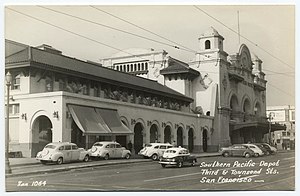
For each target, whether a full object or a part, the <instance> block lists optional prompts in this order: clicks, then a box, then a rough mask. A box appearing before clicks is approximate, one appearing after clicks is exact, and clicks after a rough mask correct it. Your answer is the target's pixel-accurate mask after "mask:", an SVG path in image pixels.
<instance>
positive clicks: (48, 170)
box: [5, 159, 151, 178]
mask: <svg viewBox="0 0 300 196" xmlns="http://www.w3.org/2000/svg"><path fill="white" fill-rule="evenodd" d="M150 161H151V159H145V160H139V161H126V162H125V161H124V162H105V163H96V164H89V165H72V166H66V167H62V168H55V169H53V168H52V169H45V170H40V171H31V172H23V173H15V174H6V175H5V177H7V178H9V177H15V176H26V175H31V174H40V173H56V172H62V171H69V170H73V169H82V168H89V167H99V166H107V165H119V164H120V165H121V164H131V163H142V162H150Z"/></svg>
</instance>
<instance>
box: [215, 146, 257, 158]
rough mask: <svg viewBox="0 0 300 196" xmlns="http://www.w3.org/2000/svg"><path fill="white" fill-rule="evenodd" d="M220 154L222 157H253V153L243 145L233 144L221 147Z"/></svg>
mask: <svg viewBox="0 0 300 196" xmlns="http://www.w3.org/2000/svg"><path fill="white" fill-rule="evenodd" d="M220 153H221V154H222V155H223V156H224V157H229V156H243V157H246V158H249V157H251V156H254V151H253V150H252V149H250V148H249V147H248V146H246V145H244V144H235V145H232V146H228V147H222V148H221V149H220Z"/></svg>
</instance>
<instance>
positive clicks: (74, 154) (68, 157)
mask: <svg viewBox="0 0 300 196" xmlns="http://www.w3.org/2000/svg"><path fill="white" fill-rule="evenodd" d="M89 158H90V154H89V152H88V151H86V150H85V149H83V148H78V146H77V145H76V144H74V143H70V142H53V143H49V144H47V145H46V146H45V147H44V149H43V150H42V151H40V152H38V153H37V155H36V159H37V160H39V161H40V162H41V163H43V164H45V163H49V162H55V163H56V164H58V165H60V164H62V163H66V162H71V161H85V162H87V161H89Z"/></svg>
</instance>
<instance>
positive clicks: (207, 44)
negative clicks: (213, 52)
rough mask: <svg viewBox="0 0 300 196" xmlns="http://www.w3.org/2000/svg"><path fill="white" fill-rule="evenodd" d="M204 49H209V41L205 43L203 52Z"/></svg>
mask: <svg viewBox="0 0 300 196" xmlns="http://www.w3.org/2000/svg"><path fill="white" fill-rule="evenodd" d="M206 49H210V41H209V40H206V41H205V50H206Z"/></svg>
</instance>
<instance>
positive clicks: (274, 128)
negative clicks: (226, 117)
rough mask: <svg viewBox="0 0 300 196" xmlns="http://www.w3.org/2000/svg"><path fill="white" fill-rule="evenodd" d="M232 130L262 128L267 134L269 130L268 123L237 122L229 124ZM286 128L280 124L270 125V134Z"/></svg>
mask: <svg viewBox="0 0 300 196" xmlns="http://www.w3.org/2000/svg"><path fill="white" fill-rule="evenodd" d="M230 126H231V127H232V130H239V129H243V128H262V129H263V130H265V132H268V131H269V129H270V124H269V122H239V123H230ZM285 129H286V126H284V125H280V124H271V132H273V131H277V130H285Z"/></svg>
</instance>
